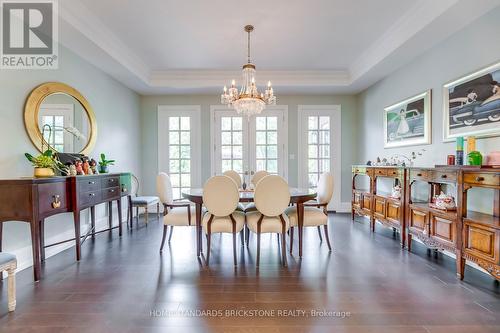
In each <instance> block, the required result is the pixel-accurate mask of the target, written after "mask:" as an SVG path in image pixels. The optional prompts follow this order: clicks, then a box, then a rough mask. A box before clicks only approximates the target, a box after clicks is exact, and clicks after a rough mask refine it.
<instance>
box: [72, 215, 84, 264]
mask: <svg viewBox="0 0 500 333" xmlns="http://www.w3.org/2000/svg"><path fill="white" fill-rule="evenodd" d="M73 221H74V222H75V247H76V260H80V257H81V244H82V243H81V242H80V211H79V210H77V211H74V212H73Z"/></svg>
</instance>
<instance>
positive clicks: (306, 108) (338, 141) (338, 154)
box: [297, 105, 342, 211]
mask: <svg viewBox="0 0 500 333" xmlns="http://www.w3.org/2000/svg"><path fill="white" fill-rule="evenodd" d="M310 115H311V116H316V115H318V116H322V115H324V116H331V119H332V120H333V121H331V122H330V124H331V127H330V130H331V133H332V134H333V135H332V136H331V137H330V138H331V139H330V140H331V145H330V159H331V161H332V165H331V169H330V170H332V171H333V178H334V187H333V200H332V202H331V204H330V209H333V210H337V211H340V210H341V209H342V204H341V194H342V191H341V189H342V177H341V175H342V132H341V128H342V126H341V123H342V113H341V106H340V105H298V114H297V122H298V166H297V170H298V174H297V180H298V184H299V187H304V188H306V187H307V186H308V184H307V182H306V181H305V179H306V177H305V176H304V175H305V174H307V172H306V171H307V166H306V165H305V163H307V149H306V148H305V147H304V145H305V144H306V142H305V141H304V139H305V138H304V132H305V131H306V130H307V123H308V122H307V121H303V119H302V118H303V117H308V116H310Z"/></svg>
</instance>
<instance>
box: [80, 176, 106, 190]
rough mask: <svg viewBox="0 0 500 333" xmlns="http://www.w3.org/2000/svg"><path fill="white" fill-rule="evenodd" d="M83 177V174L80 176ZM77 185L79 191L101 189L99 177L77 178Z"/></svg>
mask: <svg viewBox="0 0 500 333" xmlns="http://www.w3.org/2000/svg"><path fill="white" fill-rule="evenodd" d="M82 177H83V176H82ZM78 187H79V190H80V191H81V192H93V191H98V190H100V189H101V181H100V179H96V178H90V179H79V180H78Z"/></svg>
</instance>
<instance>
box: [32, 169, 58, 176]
mask: <svg viewBox="0 0 500 333" xmlns="http://www.w3.org/2000/svg"><path fill="white" fill-rule="evenodd" d="M54 175H55V173H54V170H52V169H51V168H35V172H34V176H35V177H37V178H43V177H53V176H54Z"/></svg>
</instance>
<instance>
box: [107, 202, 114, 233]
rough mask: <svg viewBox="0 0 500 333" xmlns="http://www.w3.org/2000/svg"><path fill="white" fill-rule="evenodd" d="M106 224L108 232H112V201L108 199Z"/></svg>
mask: <svg viewBox="0 0 500 333" xmlns="http://www.w3.org/2000/svg"><path fill="white" fill-rule="evenodd" d="M108 226H109V233H110V234H111V233H113V230H112V229H111V228H112V227H113V201H108Z"/></svg>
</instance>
